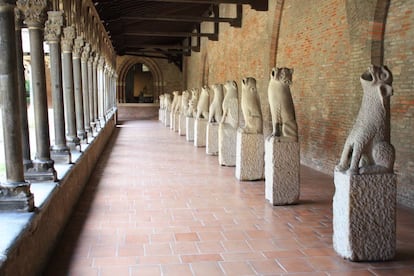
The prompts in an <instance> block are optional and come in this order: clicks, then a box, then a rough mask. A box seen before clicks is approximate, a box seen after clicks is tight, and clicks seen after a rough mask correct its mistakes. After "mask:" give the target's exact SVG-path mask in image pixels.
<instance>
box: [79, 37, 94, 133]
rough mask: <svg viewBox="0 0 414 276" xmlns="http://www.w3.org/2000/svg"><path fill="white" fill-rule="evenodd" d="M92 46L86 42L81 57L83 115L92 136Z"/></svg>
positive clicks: (86, 128) (86, 129)
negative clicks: (90, 59)
mask: <svg viewBox="0 0 414 276" xmlns="http://www.w3.org/2000/svg"><path fill="white" fill-rule="evenodd" d="M90 51H91V47H90V45H89V43H85V46H84V47H83V51H82V58H81V71H82V92H83V117H84V124H85V131H86V132H87V133H90V136H92V128H91V120H90V114H89V78H88V59H89V53H90Z"/></svg>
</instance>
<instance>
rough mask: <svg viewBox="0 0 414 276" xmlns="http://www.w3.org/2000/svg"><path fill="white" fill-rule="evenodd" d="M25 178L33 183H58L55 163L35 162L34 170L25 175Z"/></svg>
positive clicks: (50, 161)
mask: <svg viewBox="0 0 414 276" xmlns="http://www.w3.org/2000/svg"><path fill="white" fill-rule="evenodd" d="M24 178H25V179H26V180H29V181H31V182H43V181H57V180H58V179H57V174H56V170H55V168H54V161H53V160H48V161H41V160H33V168H30V169H29V170H27V171H26V172H25V173H24Z"/></svg>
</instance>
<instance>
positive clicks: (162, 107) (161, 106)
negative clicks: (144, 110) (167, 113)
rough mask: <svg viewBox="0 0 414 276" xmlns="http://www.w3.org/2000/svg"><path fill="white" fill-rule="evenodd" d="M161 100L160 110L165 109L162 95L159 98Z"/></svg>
mask: <svg viewBox="0 0 414 276" xmlns="http://www.w3.org/2000/svg"><path fill="white" fill-rule="evenodd" d="M159 100H160V109H164V94H161V95H160V96H159Z"/></svg>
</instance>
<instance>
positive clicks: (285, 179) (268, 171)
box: [265, 136, 300, 205]
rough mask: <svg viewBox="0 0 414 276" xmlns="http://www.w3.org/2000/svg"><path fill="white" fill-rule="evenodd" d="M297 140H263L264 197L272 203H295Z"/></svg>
mask: <svg viewBox="0 0 414 276" xmlns="http://www.w3.org/2000/svg"><path fill="white" fill-rule="evenodd" d="M299 171H300V153H299V143H298V142H281V141H280V139H279V138H277V137H273V136H270V137H268V138H267V139H266V141H265V197H266V199H267V200H269V202H270V203H271V204H272V205H288V204H295V203H297V202H298V200H299V194H300V176H299V175H300V174H299Z"/></svg>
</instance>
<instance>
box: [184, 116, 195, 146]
mask: <svg viewBox="0 0 414 276" xmlns="http://www.w3.org/2000/svg"><path fill="white" fill-rule="evenodd" d="M185 139H186V140H187V142H194V118H193V117H186V118H185Z"/></svg>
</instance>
